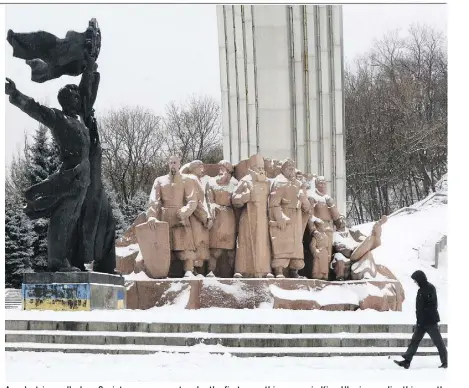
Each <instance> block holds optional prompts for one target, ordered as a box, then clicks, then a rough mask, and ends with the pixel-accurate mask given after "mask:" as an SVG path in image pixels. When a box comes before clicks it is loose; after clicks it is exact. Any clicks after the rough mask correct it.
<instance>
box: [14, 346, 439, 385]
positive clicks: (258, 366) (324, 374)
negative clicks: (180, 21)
mask: <svg viewBox="0 0 469 388" xmlns="http://www.w3.org/2000/svg"><path fill="white" fill-rule="evenodd" d="M5 358H6V368H5V371H6V380H7V381H10V382H13V381H22V382H23V381H24V382H26V381H34V382H37V381H49V382H52V381H68V382H71V381H72V380H71V379H75V380H76V381H79V382H86V381H120V382H126V381H140V382H150V381H151V382H156V381H160V382H161V381H177V382H182V381H186V382H188V381H191V382H194V381H197V380H199V381H204V380H205V381H206V380H208V379H209V380H210V381H211V382H217V381H223V382H226V381H233V380H236V382H241V381H262V382H286V381H311V380H313V381H327V382H338V383H340V382H342V383H350V382H364V381H367V382H368V381H379V382H383V381H393V382H394V381H403V382H406V383H408V382H412V381H419V382H430V381H431V382H434V383H435V384H437V383H443V382H446V381H447V380H448V375H447V370H444V369H438V368H437V367H438V366H439V365H440V360H439V358H438V357H434V356H425V357H418V356H417V357H415V358H414V361H413V363H412V366H411V368H410V369H409V370H404V369H402V368H399V367H398V366H397V365H395V364H394V363H393V362H392V360H391V359H388V358H387V357H321V358H307V357H304V358H303V357H278V358H277V357H272V358H270V357H269V358H267V357H265V358H264V357H260V358H238V357H233V356H230V355H209V354H197V355H195V356H194V355H193V354H192V355H191V354H175V353H172V354H166V353H157V354H152V355H142V356H140V355H100V354H87V355H83V354H81V355H80V354H63V353H41V354H40V355H39V354H38V353H34V352H7V353H6V356H5ZM396 359H400V358H398V357H397V358H396ZM25 365H27V368H25ZM96 366H99V367H96ZM338 370H340V373H337V371H338ZM74 376H75V377H74Z"/></svg>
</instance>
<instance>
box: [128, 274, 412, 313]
mask: <svg viewBox="0 0 469 388" xmlns="http://www.w3.org/2000/svg"><path fill="white" fill-rule="evenodd" d="M126 284H127V308H129V309H141V310H146V309H149V308H152V307H155V306H156V307H162V306H166V305H175V304H178V305H179V306H180V307H181V308H185V309H199V308H210V307H218V308H231V309H246V308H247V309H254V308H259V307H260V306H261V305H262V304H270V305H271V306H272V307H273V308H275V309H278V308H280V309H292V310H327V311H349V310H358V309H374V310H378V311H401V310H402V302H403V300H404V294H403V293H402V292H400V289H401V288H402V286H401V284H400V283H399V282H398V281H397V280H384V281H377V280H360V281H350V282H328V281H322V280H316V279H275V278H274V279H222V278H191V279H159V280H137V281H127V282H126ZM339 287H341V289H339ZM379 293H381V296H377V295H379ZM337 295H339V297H337ZM341 295H343V298H344V299H343V300H341V299H340V298H341V297H342V296H341Z"/></svg>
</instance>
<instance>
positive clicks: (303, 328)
mask: <svg viewBox="0 0 469 388" xmlns="http://www.w3.org/2000/svg"><path fill="white" fill-rule="evenodd" d="M413 326H414V325H412V324H389V325H387V324H373V323H371V324H278V323H277V324H252V323H244V324H239V323H156V322H155V323H149V322H85V321H58V320H57V321H35V320H10V319H7V320H5V330H15V331H19V330H60V331H106V332H132V333H192V332H204V333H214V334H224V333H226V334H227V333H233V334H235V333H281V334H299V333H301V334H310V333H311V334H314V333H317V334H321V333H391V334H392V333H406V334H409V335H411V334H412V331H413ZM440 332H441V333H442V334H445V333H448V325H447V324H445V323H443V324H441V325H440Z"/></svg>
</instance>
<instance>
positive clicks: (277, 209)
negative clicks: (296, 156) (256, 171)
mask: <svg viewBox="0 0 469 388" xmlns="http://www.w3.org/2000/svg"><path fill="white" fill-rule="evenodd" d="M301 194H302V191H301V182H300V181H299V180H297V179H294V180H288V179H287V178H286V177H285V176H284V175H283V174H280V175H278V176H277V177H276V178H275V179H274V180H273V181H272V186H271V189H270V197H269V218H270V220H271V223H270V226H269V228H270V236H271V239H272V251H273V258H274V260H273V262H272V267H273V268H277V267H282V268H287V267H288V266H289V264H290V262H289V261H290V259H295V260H301V261H302V263H300V262H298V263H295V265H294V266H293V267H294V269H301V268H303V267H304V261H303V260H304V257H303V242H302V241H303V220H302V212H303V211H304V212H307V211H309V203H308V202H307V201H301V199H300V195H301ZM282 218H284V219H285V218H289V221H287V226H286V228H285V230H281V229H280V228H278V227H277V225H276V222H277V221H278V220H280V219H282ZM291 264H293V263H291Z"/></svg>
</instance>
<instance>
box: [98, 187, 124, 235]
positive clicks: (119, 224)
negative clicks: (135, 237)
mask: <svg viewBox="0 0 469 388" xmlns="http://www.w3.org/2000/svg"><path fill="white" fill-rule="evenodd" d="M103 189H104V192H105V193H106V195H107V197H108V199H109V204H110V205H111V208H112V214H113V216H114V219H115V220H116V238H119V237H120V236H121V235H122V233H124V232H125V231H126V230H127V229H128V225H127V223H126V222H125V218H124V215H123V214H122V211H121V209H120V206H119V201H118V200H117V194H116V192H115V191H114V190H113V188H112V185H111V184H110V183H109V181H108V180H106V179H103Z"/></svg>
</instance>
